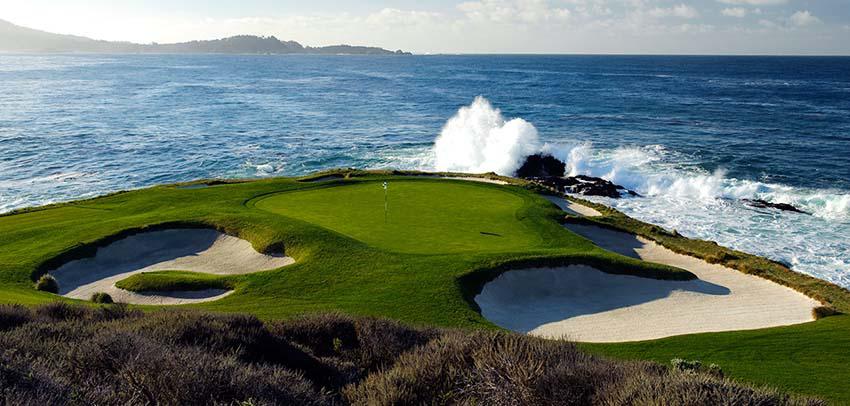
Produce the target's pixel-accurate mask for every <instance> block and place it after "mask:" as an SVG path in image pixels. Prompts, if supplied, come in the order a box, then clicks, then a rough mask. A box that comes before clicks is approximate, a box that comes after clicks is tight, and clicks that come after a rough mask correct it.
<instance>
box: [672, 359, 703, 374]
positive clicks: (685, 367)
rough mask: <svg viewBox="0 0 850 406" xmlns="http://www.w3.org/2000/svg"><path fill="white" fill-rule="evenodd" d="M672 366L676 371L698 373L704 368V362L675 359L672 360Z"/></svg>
mask: <svg viewBox="0 0 850 406" xmlns="http://www.w3.org/2000/svg"><path fill="white" fill-rule="evenodd" d="M670 364H671V365H672V366H673V368H674V369H677V370H679V371H693V372H697V371H699V370H700V369H701V368H702V362H700V361H697V360H694V361H688V360H686V359H682V358H673V359H672V360H670Z"/></svg>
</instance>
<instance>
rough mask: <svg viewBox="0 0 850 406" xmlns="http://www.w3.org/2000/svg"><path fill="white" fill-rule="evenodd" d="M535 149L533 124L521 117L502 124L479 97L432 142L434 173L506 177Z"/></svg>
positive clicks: (538, 143)
mask: <svg viewBox="0 0 850 406" xmlns="http://www.w3.org/2000/svg"><path fill="white" fill-rule="evenodd" d="M539 150H540V140H539V138H538V136H537V129H536V128H534V126H533V125H531V124H530V123H529V122H527V121H525V120H523V119H521V118H515V119H512V120H509V121H506V120H505V119H504V117H502V113H501V112H500V111H499V110H498V109H494V108H493V106H491V105H490V102H489V101H487V99H485V98H483V97H480V96H479V97H476V98H475V101H473V102H472V104H471V105H469V106H467V107H461V108H460V110H458V112H457V114H456V115H455V116H454V117H452V118H451V119H449V121H448V122H447V123H446V125H445V127H443V130H442V132H441V133H440V136H439V137H437V140H436V142H435V143H434V152H435V156H436V159H435V166H436V168H437V170H439V171H451V172H468V173H484V172H496V173H498V174H500V175H510V174H513V173H514V172H515V171H516V170H517V169H519V167H520V165H522V161H523V159H524V158H525V157H526V156H528V155H531V154H534V153H535V152H537V151H539Z"/></svg>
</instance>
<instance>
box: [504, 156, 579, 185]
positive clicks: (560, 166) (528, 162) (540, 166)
mask: <svg viewBox="0 0 850 406" xmlns="http://www.w3.org/2000/svg"><path fill="white" fill-rule="evenodd" d="M566 169H567V165H566V164H565V163H564V162H563V161H561V160H560V159H558V158H555V157H553V156H552V155H543V154H534V155H529V156H527V157H526V158H525V162H524V163H523V164H522V166H521V167H520V168H519V169H517V171H516V176H517V177H518V178H526V179H527V178H549V177H562V176H564V174H565V171H566Z"/></svg>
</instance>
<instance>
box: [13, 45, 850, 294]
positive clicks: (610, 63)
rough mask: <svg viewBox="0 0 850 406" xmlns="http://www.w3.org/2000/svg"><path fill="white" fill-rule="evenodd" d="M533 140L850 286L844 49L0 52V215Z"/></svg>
mask: <svg viewBox="0 0 850 406" xmlns="http://www.w3.org/2000/svg"><path fill="white" fill-rule="evenodd" d="M478 96H481V98H478V99H476V98H477V97H478ZM438 138H442V139H443V146H444V147H443V148H436V147H435V142H436V141H437V140H438ZM534 151H544V152H549V153H552V154H553V155H555V156H557V157H559V158H561V159H563V160H565V161H566V162H567V164H568V170H569V171H570V172H571V173H572V174H590V175H594V176H601V177H605V178H607V179H610V180H612V181H614V182H615V183H618V184H621V185H624V186H626V187H628V188H630V189H633V190H636V191H637V192H639V193H640V194H641V195H643V197H635V198H625V199H619V200H613V199H601V201H602V202H603V203H606V204H610V205H612V206H614V207H616V208H617V209H619V210H622V211H623V212H625V213H627V214H629V215H631V216H633V217H636V218H639V219H642V220H645V221H649V222H652V223H656V224H659V225H661V226H663V227H666V228H669V229H675V230H677V231H678V232H680V233H682V234H684V235H686V236H690V237H697V238H703V239H709V240H714V241H717V242H718V243H720V244H723V245H727V246H730V247H733V248H736V249H740V250H744V251H747V252H751V253H754V254H759V255H764V256H766V257H769V258H772V259H775V260H778V261H781V262H784V263H786V264H788V265H790V266H791V267H792V268H793V269H795V270H797V271H800V272H803V273H807V274H810V275H814V276H817V277H820V278H823V279H826V280H829V281H832V282H835V283H837V284H839V285H842V286H845V287H850V58H844V57H717V56H500V55H481V56H410V57H395V56H390V57H376V56H310V55H298V56H223V55H191V56H178V55H47V56H44V55H0V212H7V211H10V210H14V209H16V208H22V207H27V206H35V205H42V204H46V203H51V202H58V201H65V200H71V199H76V198H79V197H89V196H95V195H99V194H103V193H107V192H111V191H116V190H123V189H131V188H139V187H144V186H149V185H153V184H159V183H169V182H179V181H187V180H192V179H197V178H213V177H225V178H235V177H239V178H241V177H268V176H285V175H299V174H305V173H308V172H312V171H317V170H320V169H326V168H332V167H358V168H399V169H425V170H432V169H458V170H485V169H489V170H496V171H502V172H504V171H509V170H511V168H514V167H515V166H516V161H517V159H519V158H518V157H519V155H522V154H525V153H528V152H534ZM741 198H760V199H764V200H768V201H771V202H784V203H791V204H794V205H795V206H797V207H799V208H801V209H803V210H805V211H807V212H809V213H811V214H810V215H807V214H797V213H790V212H780V211H777V210H772V209H757V208H752V207H749V206H747V205H744V204H741V202H740V200H739V199H741Z"/></svg>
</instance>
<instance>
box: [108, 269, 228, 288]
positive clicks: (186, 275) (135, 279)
mask: <svg viewBox="0 0 850 406" xmlns="http://www.w3.org/2000/svg"><path fill="white" fill-rule="evenodd" d="M233 285H234V282H233V278H230V277H227V276H221V275H213V274H207V273H201V272H188V271H156V272H141V273H137V274H135V275H131V276H129V277H127V278H125V279H122V280H120V281H118V282H116V283H115V286H117V287H118V288H121V289H124V290H129V291H131V292H177V291H195V290H206V289H225V290H228V289H233Z"/></svg>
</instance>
